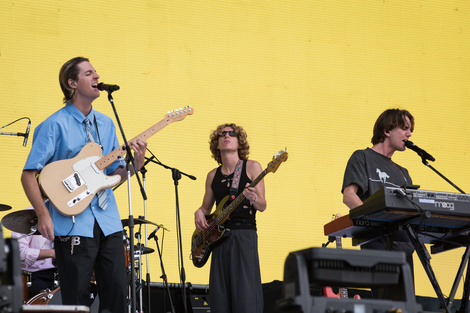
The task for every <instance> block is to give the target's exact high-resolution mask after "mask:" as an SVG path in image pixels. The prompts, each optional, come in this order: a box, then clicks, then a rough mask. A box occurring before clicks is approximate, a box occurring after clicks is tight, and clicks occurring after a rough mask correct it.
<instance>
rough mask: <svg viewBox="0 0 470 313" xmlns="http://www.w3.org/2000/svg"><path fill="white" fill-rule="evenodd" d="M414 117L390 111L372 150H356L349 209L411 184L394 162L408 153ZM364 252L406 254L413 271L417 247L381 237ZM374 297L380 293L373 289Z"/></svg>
mask: <svg viewBox="0 0 470 313" xmlns="http://www.w3.org/2000/svg"><path fill="white" fill-rule="evenodd" d="M413 129H414V118H413V116H412V115H411V114H410V112H408V111H406V110H400V109H388V110H386V111H384V112H383V113H382V114H381V115H380V116H379V117H378V119H377V121H376V122H375V125H374V129H373V136H372V140H371V142H372V145H373V146H372V148H366V149H363V150H357V151H355V152H354V153H353V154H352V155H351V157H350V158H349V161H348V163H347V166H346V170H345V172H344V179H343V187H342V190H341V192H342V193H343V202H344V204H346V205H347V206H348V207H349V209H353V208H356V207H358V206H360V205H362V203H363V202H364V201H365V200H366V199H367V198H368V197H370V196H371V195H373V194H374V193H375V192H376V191H378V190H379V189H380V188H382V187H384V186H385V187H401V186H403V185H411V184H412V181H411V177H410V175H409V174H408V170H407V169H406V168H404V167H402V166H400V165H398V164H396V163H395V162H393V161H392V156H393V154H394V153H395V151H405V150H406V147H405V142H406V141H407V140H408V139H409V138H410V137H411V134H412V132H413ZM361 249H377V250H394V251H404V252H405V253H406V260H407V262H408V263H409V264H410V267H411V272H413V252H414V247H413V245H412V244H411V243H410V242H396V241H391V240H390V239H389V238H384V237H379V238H377V239H376V240H374V241H371V242H369V243H366V244H363V245H362V246H361ZM372 293H373V295H374V297H377V298H381V297H388V296H387V295H379V291H378V290H372Z"/></svg>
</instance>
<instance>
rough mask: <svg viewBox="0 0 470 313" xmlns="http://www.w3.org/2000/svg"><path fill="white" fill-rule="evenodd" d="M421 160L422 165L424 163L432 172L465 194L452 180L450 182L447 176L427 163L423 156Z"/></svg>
mask: <svg viewBox="0 0 470 313" xmlns="http://www.w3.org/2000/svg"><path fill="white" fill-rule="evenodd" d="M421 161H422V162H423V164H424V165H426V166H427V167H429V168H430V169H431V170H433V171H434V173H436V174H437V175H439V176H440V177H441V178H442V179H444V180H445V181H446V182H448V183H449V184H450V185H451V186H452V187H454V188H455V189H457V190H458V191H459V192H460V193H463V194H466V192H465V191H463V190H462V189H460V188H459V187H458V186H457V185H455V184H454V183H453V182H451V181H450V180H449V179H448V178H447V177H445V176H444V175H442V174H441V173H439V171H438V170H436V169H435V168H434V167H432V165H431V164H429V162H428V161H427V160H426V159H425V158H424V157H421Z"/></svg>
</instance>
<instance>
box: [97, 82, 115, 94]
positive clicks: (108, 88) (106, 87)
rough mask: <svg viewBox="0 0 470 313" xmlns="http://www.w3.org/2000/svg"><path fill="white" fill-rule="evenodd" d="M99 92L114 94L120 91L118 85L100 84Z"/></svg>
mask: <svg viewBox="0 0 470 313" xmlns="http://www.w3.org/2000/svg"><path fill="white" fill-rule="evenodd" d="M98 90H101V91H107V92H113V91H116V90H119V86H118V85H108V84H103V83H99V84H98Z"/></svg>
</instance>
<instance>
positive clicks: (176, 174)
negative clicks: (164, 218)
mask: <svg viewBox="0 0 470 313" xmlns="http://www.w3.org/2000/svg"><path fill="white" fill-rule="evenodd" d="M146 159H147V160H148V161H150V162H153V163H155V164H158V165H160V166H163V167H164V168H166V169H169V170H171V174H172V178H173V181H174V184H175V200H176V224H177V234H176V235H177V238H178V246H179V250H178V252H179V253H178V254H179V261H180V264H181V268H180V282H181V292H182V294H183V304H184V312H185V313H187V312H188V308H187V301H186V288H185V285H186V283H185V281H186V274H185V270H184V264H183V244H182V242H181V235H182V234H181V219H180V208H179V198H178V181H179V180H180V179H181V175H185V176H187V177H188V178H190V179H192V180H196V177H194V176H192V175H188V174H186V173H183V172H181V171H179V170H178V169H176V168H173V167H170V166H167V165H165V164H163V163H161V162H160V161H158V162H157V161H155V160H152V159H148V158H146Z"/></svg>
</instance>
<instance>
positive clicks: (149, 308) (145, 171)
mask: <svg viewBox="0 0 470 313" xmlns="http://www.w3.org/2000/svg"><path fill="white" fill-rule="evenodd" d="M152 158H153V157H152ZM148 162H149V161H146V162H145V163H144V166H142V168H141V169H140V172H141V173H142V181H143V183H144V190H147V189H146V188H147V187H146V174H147V168H146V167H145V165H147V164H148ZM144 219H145V220H147V200H144ZM147 236H148V229H147V224H145V247H148V238H147ZM141 257H142V256H141ZM145 258H146V266H147V275H146V277H145V281H146V282H147V288H146V292H147V313H150V312H152V310H151V307H150V303H151V301H150V271H149V255H148V253H147V255H146V256H145ZM141 288H142V287H141ZM140 302H141V303H142V299H141V300H140ZM141 309H142V308H141Z"/></svg>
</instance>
